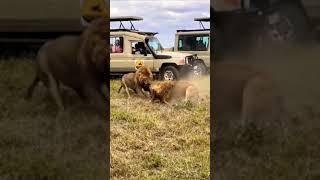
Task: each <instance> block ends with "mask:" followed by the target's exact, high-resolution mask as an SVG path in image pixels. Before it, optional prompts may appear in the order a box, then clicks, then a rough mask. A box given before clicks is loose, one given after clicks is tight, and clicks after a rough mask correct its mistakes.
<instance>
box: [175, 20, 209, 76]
mask: <svg viewBox="0 0 320 180" xmlns="http://www.w3.org/2000/svg"><path fill="white" fill-rule="evenodd" d="M194 20H195V21H199V23H200V25H201V29H188V30H177V33H176V35H175V45H174V52H183V53H192V54H196V55H197V57H198V60H199V62H203V63H198V64H197V66H196V67H195V70H196V72H197V73H199V74H206V73H207V72H209V71H208V70H209V68H210V29H206V28H205V27H204V25H203V23H202V22H210V17H205V18H195V19H194Z"/></svg>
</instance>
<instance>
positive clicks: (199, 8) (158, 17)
mask: <svg viewBox="0 0 320 180" xmlns="http://www.w3.org/2000/svg"><path fill="white" fill-rule="evenodd" d="M110 16H111V17H114V16H139V17H142V18H143V21H135V22H133V24H134V26H135V28H136V29H138V30H140V31H148V32H150V31H151V32H158V33H159V34H157V35H156V37H158V39H159V41H160V42H161V44H162V46H163V47H164V48H169V47H173V46H174V38H175V33H176V30H177V29H199V28H200V24H199V22H196V21H194V18H196V17H209V16H210V0H110ZM124 25H125V27H126V28H130V26H129V24H128V23H124ZM204 26H205V27H206V28H209V27H210V24H209V23H205V22H204ZM118 27H119V22H113V23H111V28H118Z"/></svg>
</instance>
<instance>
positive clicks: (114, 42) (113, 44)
mask: <svg viewBox="0 0 320 180" xmlns="http://www.w3.org/2000/svg"><path fill="white" fill-rule="evenodd" d="M110 52H111V53H123V37H110Z"/></svg>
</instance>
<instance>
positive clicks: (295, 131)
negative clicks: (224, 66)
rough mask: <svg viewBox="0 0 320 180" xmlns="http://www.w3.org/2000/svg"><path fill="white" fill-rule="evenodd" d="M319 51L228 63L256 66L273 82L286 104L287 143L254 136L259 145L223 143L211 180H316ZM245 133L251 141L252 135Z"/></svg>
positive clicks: (282, 53)
mask: <svg viewBox="0 0 320 180" xmlns="http://www.w3.org/2000/svg"><path fill="white" fill-rule="evenodd" d="M319 49H320V48H319V47H316V48H309V49H304V48H288V49H279V51H276V49H272V50H271V51H267V50H265V49H264V50H262V51H259V52H256V53H255V54H254V55H253V56H252V57H247V58H246V59H244V58H241V59H239V58H231V59H229V60H230V61H236V62H240V63H246V64H254V65H256V66H258V67H260V68H261V69H263V70H265V71H266V72H269V73H270V74H271V75H272V76H273V78H274V79H275V80H276V82H277V84H278V85H279V87H280V89H281V91H282V94H283V95H284V97H285V100H286V107H287V116H288V117H287V118H288V119H289V121H288V123H287V128H288V132H287V140H286V141H284V142H283V143H280V144H278V143H275V141H269V142H268V141H263V140H261V139H259V138H258V137H257V136H255V137H257V138H258V140H257V139H252V140H251V141H246V142H241V143H240V142H236V141H235V140H234V139H226V140H225V141H224V142H222V143H221V144H223V145H222V146H219V147H217V149H216V154H215V158H216V162H215V165H217V168H216V169H215V170H216V171H215V175H214V178H215V179H217V180H225V179H226V180H228V179H245V180H251V179H252V180H254V179H276V180H289V179H319V178H320V171H319V167H320V163H319V159H320V154H319V150H320V143H319V140H318V138H319V136H320V131H319V130H320V106H319V100H320V83H319V80H318V79H319V77H320V76H319V75H320V71H319V66H320V61H319V60H320V59H319V57H320V54H319ZM217 128H219V127H217ZM224 133H225V134H232V133H233V132H232V130H231V129H230V130H226V131H224ZM249 133H251V135H253V136H254V133H255V132H249ZM271 133H272V132H271ZM278 138H279V140H285V138H284V137H278Z"/></svg>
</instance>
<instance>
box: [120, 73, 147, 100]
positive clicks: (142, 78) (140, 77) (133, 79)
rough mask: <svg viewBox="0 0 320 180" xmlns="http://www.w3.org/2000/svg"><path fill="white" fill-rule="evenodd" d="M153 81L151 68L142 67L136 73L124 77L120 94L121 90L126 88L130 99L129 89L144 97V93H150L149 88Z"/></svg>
mask: <svg viewBox="0 0 320 180" xmlns="http://www.w3.org/2000/svg"><path fill="white" fill-rule="evenodd" d="M151 81H153V75H152V72H151V71H150V69H149V68H147V67H140V68H139V69H138V70H137V71H136V72H135V73H128V74H125V75H123V76H122V79H121V86H120V88H119V90H118V93H120V92H121V89H122V88H124V89H125V90H126V92H127V94H128V97H130V93H129V88H130V89H132V90H133V91H134V92H135V93H137V94H138V95H141V96H142V95H144V96H145V94H144V93H143V91H142V89H143V90H144V91H149V92H150V89H149V86H150V84H151Z"/></svg>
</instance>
